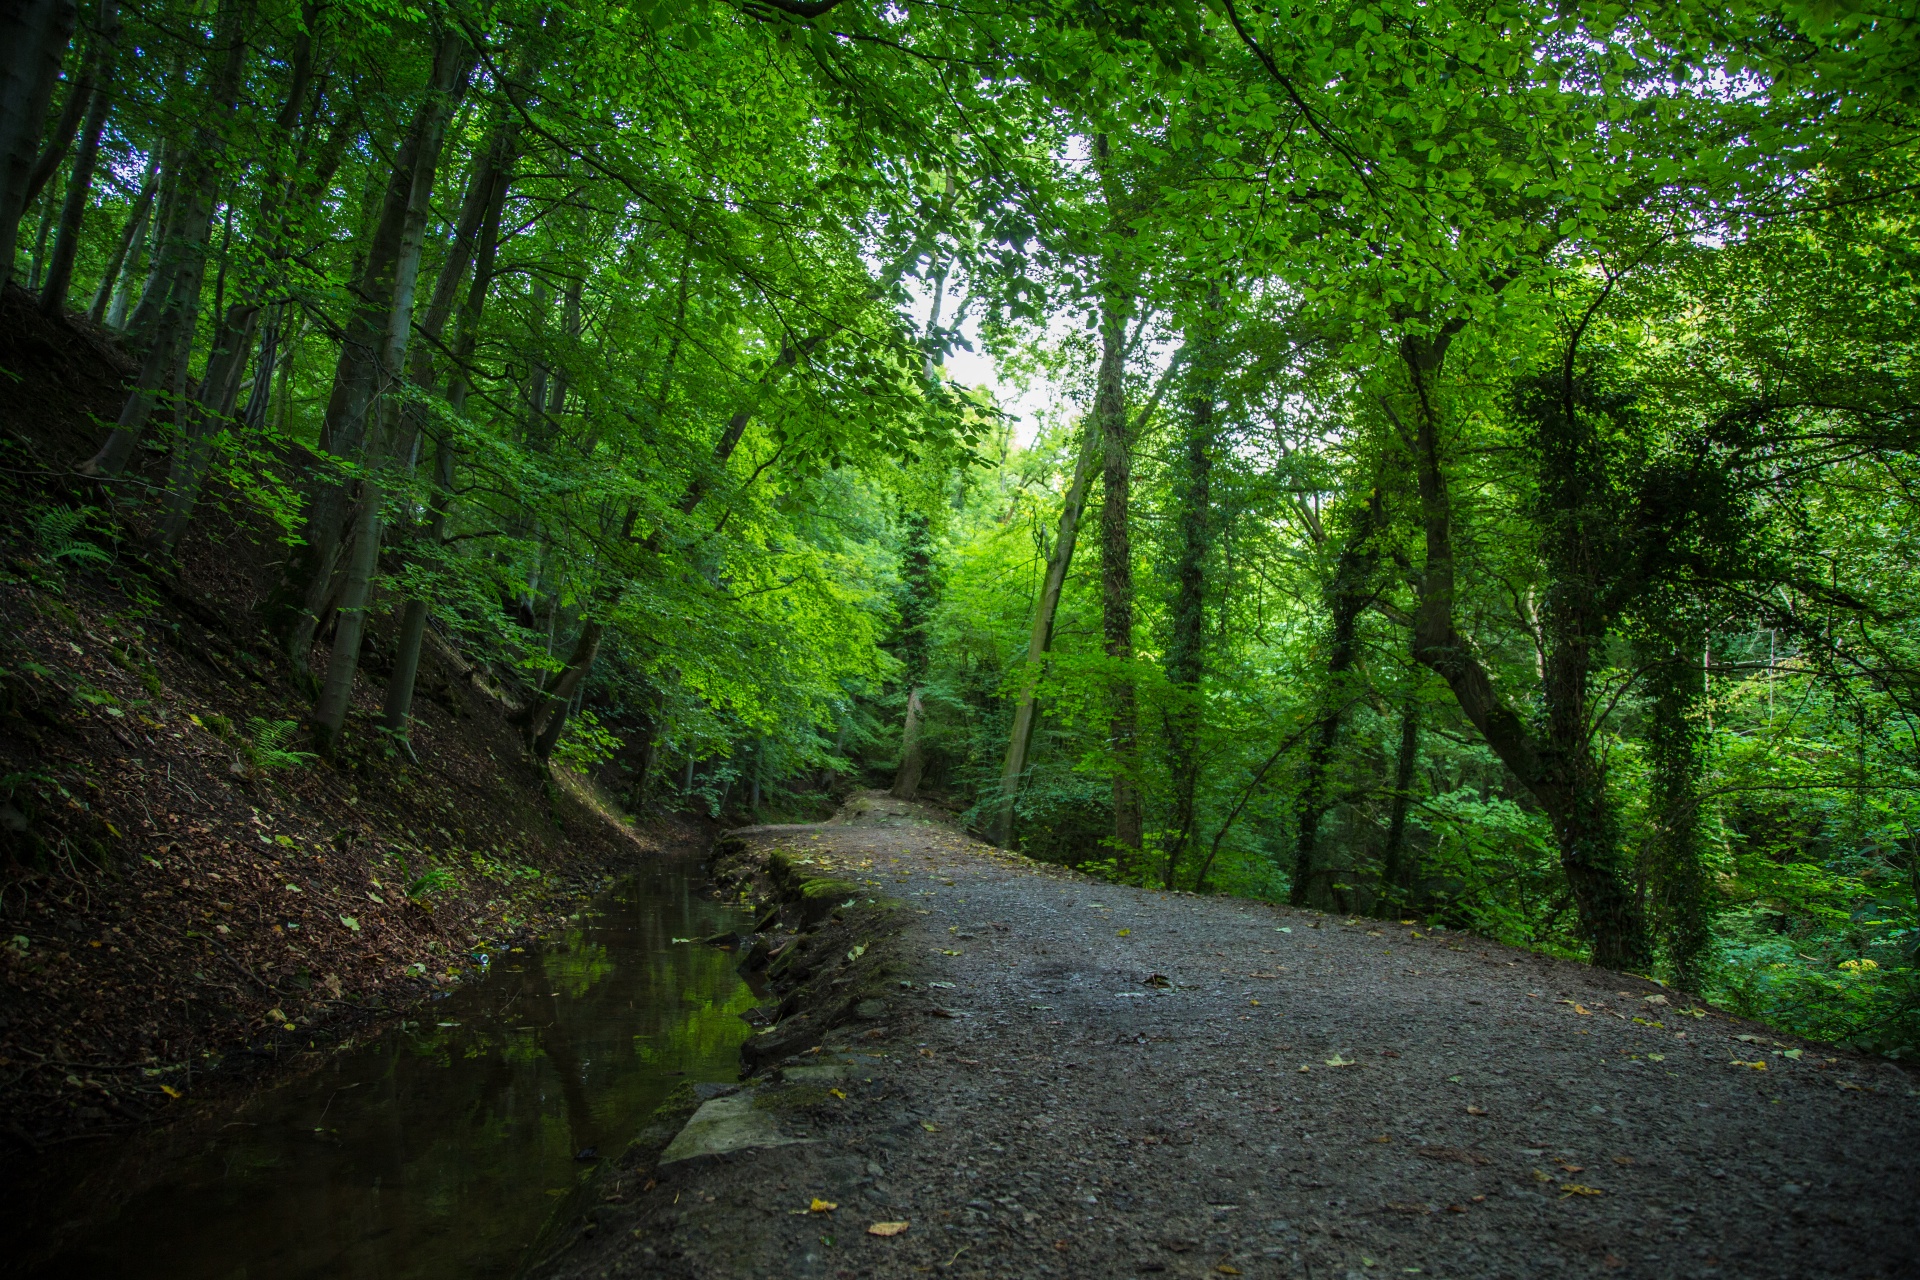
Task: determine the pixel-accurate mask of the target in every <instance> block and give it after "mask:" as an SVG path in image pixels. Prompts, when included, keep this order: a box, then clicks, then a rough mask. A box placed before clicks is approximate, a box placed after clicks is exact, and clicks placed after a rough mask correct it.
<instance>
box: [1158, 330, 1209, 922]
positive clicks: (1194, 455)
mask: <svg viewBox="0 0 1920 1280" xmlns="http://www.w3.org/2000/svg"><path fill="white" fill-rule="evenodd" d="M1217 302H1218V294H1217V293H1215V294H1214V295H1213V296H1211V297H1210V298H1209V299H1208V306H1209V311H1211V310H1212V309H1213V308H1214V307H1215V306H1217ZM1212 321H1213V317H1212V316H1211V315H1208V316H1207V317H1206V318H1205V319H1203V320H1202V321H1201V322H1200V325H1201V331H1200V332H1199V333H1196V334H1194V335H1193V336H1192V338H1191V339H1190V340H1189V342H1188V348H1189V349H1191V350H1196V351H1198V352H1199V353H1200V354H1199V356H1198V358H1197V359H1196V360H1195V361H1194V363H1193V365H1192V366H1191V369H1190V372H1189V374H1188V395H1187V430H1186V438H1185V440H1184V441H1183V442H1182V449H1181V457H1180V469H1179V472H1178V473H1177V478H1176V480H1175V482H1174V505H1175V513H1174V522H1175V525H1176V537H1177V538H1178V543H1177V546H1178V549H1177V551H1176V552H1175V554H1174V563H1173V603H1172V610H1171V617H1170V618H1169V619H1168V637H1167V656H1166V671H1167V683H1168V685H1169V686H1171V698H1172V703H1171V705H1170V706H1169V708H1168V710H1167V713H1166V739H1167V765H1168V774H1169V776H1170V777H1171V779H1172V782H1173V838H1172V839H1171V840H1170V841H1169V842H1168V844H1167V871H1166V880H1165V883H1166V886H1167V888H1169V889H1172V888H1175V887H1176V886H1177V885H1178V883H1179V872H1180V858H1181V855H1182V854H1184V853H1185V852H1186V849H1187V847H1188V846H1189V845H1190V844H1192V842H1193V834H1194V827H1195V823H1196V821H1197V817H1198V808H1197V801H1198V795H1199V789H1200V731H1201V728H1202V726H1203V724H1204V704H1203V703H1202V701H1201V690H1200V682H1201V677H1202V676H1203V675H1204V674H1205V670H1206V633H1207V557H1208V555H1209V553H1210V552H1211V550H1212V543H1213V511H1212V489H1211V486H1212V475H1213V449H1214V430H1215V428H1214V399H1215V397H1216V395H1217V394H1218V376H1219V368H1218V365H1217V363H1216V359H1215V357H1216V349H1215V346H1214V335H1213V334H1212V333H1211V331H1210V329H1211V324H1212Z"/></svg>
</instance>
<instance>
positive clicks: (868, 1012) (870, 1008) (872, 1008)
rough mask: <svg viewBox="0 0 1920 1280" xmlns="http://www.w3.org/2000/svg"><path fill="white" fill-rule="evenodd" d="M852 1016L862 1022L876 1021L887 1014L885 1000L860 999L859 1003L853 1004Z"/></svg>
mask: <svg viewBox="0 0 1920 1280" xmlns="http://www.w3.org/2000/svg"><path fill="white" fill-rule="evenodd" d="M853 1016H854V1017H856V1018H859V1019H860V1020H861V1021H863V1022H878V1021H879V1020H880V1019H881V1018H884V1017H886V1016H887V1002H886V1001H885V1000H862V1001H861V1002H860V1003H859V1004H856V1005H855V1006H853Z"/></svg>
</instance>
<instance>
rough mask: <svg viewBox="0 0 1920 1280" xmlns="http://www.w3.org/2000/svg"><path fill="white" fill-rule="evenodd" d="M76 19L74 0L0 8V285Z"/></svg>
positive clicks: (27, 1)
mask: <svg viewBox="0 0 1920 1280" xmlns="http://www.w3.org/2000/svg"><path fill="white" fill-rule="evenodd" d="M78 18H79V10H78V8H77V6H76V5H75V4H74V3H73V0H15V3H10V4H6V5H0V287H4V286H5V285H6V283H7V281H8V280H9V279H11V278H12V276H13V259H14V255H15V252H16V250H17V248H18V243H19V235H20V219H21V218H22V217H24V216H25V215H26V211H27V206H28V205H30V204H31V203H32V202H33V190H34V188H33V178H34V169H35V165H36V162H37V161H38V160H39V158H40V138H41V133H42V131H43V130H44V129H45V127H46V120H47V106H48V104H49V103H50V102H52V100H53V88H54V85H55V84H56V83H58V81H59V79H60V64H61V62H62V61H63V60H64V59H65V58H66V55H67V45H68V43H69V42H70V41H71V40H72V39H73V28H74V24H75V23H76V22H77V21H78Z"/></svg>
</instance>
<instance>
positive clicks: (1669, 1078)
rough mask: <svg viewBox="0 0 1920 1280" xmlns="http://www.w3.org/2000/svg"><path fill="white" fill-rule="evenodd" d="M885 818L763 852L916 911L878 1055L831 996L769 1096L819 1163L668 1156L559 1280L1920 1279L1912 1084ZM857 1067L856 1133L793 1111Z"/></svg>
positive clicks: (634, 1162) (1646, 1006)
mask: <svg viewBox="0 0 1920 1280" xmlns="http://www.w3.org/2000/svg"><path fill="white" fill-rule="evenodd" d="M865 810H866V812H865V813H864V815H863V816H860V817H857V818H854V819H852V820H849V821H841V822H834V823H828V824H822V825H819V826H811V827H786V828H759V829H755V830H754V831H752V832H749V833H743V834H744V835H745V836H746V837H747V839H748V841H749V843H751V845H752V846H754V847H755V848H757V849H759V850H761V851H763V852H764V851H769V850H772V849H775V848H780V849H786V850H794V851H801V852H803V853H804V854H805V855H807V856H810V857H811V858H812V859H814V863H813V865H814V866H816V867H819V868H820V869H821V873H822V874H826V873H827V868H828V867H830V866H831V867H834V868H838V871H839V874H841V875H843V876H845V877H847V878H849V879H857V880H860V881H862V882H864V883H866V884H867V885H868V886H869V887H870V889H871V891H873V892H880V891H884V892H886V893H889V894H892V895H895V896H897V897H898V898H900V899H901V900H903V901H904V902H905V903H906V904H908V906H907V907H906V908H905V910H904V911H903V912H901V913H896V915H897V916H898V917H902V918H904V921H905V928H904V930H903V931H902V932H901V933H900V934H899V936H898V937H897V938H896V940H895V942H894V943H893V944H892V946H893V947H895V948H897V952H896V955H895V958H894V959H892V960H890V961H889V962H888V963H890V964H891V965H892V966H894V972H893V973H892V974H889V975H888V977H889V981H890V982H891V983H892V985H893V987H894V990H895V992H896V993H897V994H896V995H895V996H894V997H893V998H891V999H890V1000H889V1002H888V1008H887V1010H886V1012H885V1014H884V1015H883V1016H881V1017H880V1018H879V1020H878V1021H874V1022H863V1021H858V1020H853V1021H847V1020H845V1019H844V1012H845V1011H844V1010H837V1009H836V1008H835V1007H834V1005H833V1002H832V999H831V998H830V997H829V996H827V995H826V994H825V992H826V990H827V989H828V988H830V986H831V983H832V979H831V978H830V977H823V975H821V974H816V975H815V976H814V977H813V981H812V986H813V987H814V989H815V990H816V992H818V993H819V994H818V995H817V997H816V999H815V1000H814V1002H813V1007H812V1009H811V1010H808V1009H801V1008H798V1007H796V1008H793V1009H790V1010H787V1013H788V1016H789V1017H799V1016H803V1015H810V1016H814V1017H815V1018H817V1020H818V1023H819V1025H820V1032H819V1036H818V1040H817V1041H816V1043H817V1045H818V1048H817V1049H814V1046H813V1045H809V1046H807V1049H808V1050H813V1051H812V1052H808V1051H807V1050H799V1049H798V1045H797V1044H796V1045H794V1046H793V1047H794V1048H795V1049H796V1050H798V1051H797V1052H792V1053H790V1054H789V1055H788V1056H786V1057H785V1058H784V1059H783V1060H782V1064H781V1066H779V1067H775V1068H774V1069H773V1070H772V1071H771V1072H769V1073H768V1074H767V1075H765V1076H763V1077H762V1084H761V1086H760V1087H761V1089H762V1091H763V1095H764V1096H765V1097H766V1099H767V1100H768V1102H769V1104H770V1105H783V1106H784V1109H785V1115H784V1116H783V1120H784V1122H785V1123H786V1124H787V1125H788V1128H789V1132H791V1133H792V1134H793V1135H794V1136H800V1137H805V1138H811V1139H814V1141H813V1142H812V1143H811V1144H809V1145H794V1146H784V1147H778V1148H770V1149H762V1150H752V1151H743V1152H737V1153H734V1154H729V1155H719V1156H708V1157H701V1158H698V1159H694V1160H689V1161H682V1162H676V1163H673V1164H669V1165H665V1166H659V1165H658V1164H657V1156H658V1154H659V1151H660V1148H661V1147H662V1146H664V1144H665V1141H666V1139H667V1138H669V1137H671V1135H672V1131H673V1126H672V1125H665V1126H661V1127H658V1128H657V1129H656V1130H655V1131H654V1132H653V1133H651V1134H649V1135H647V1136H646V1137H644V1138H643V1140H642V1141H641V1142H640V1143H637V1144H636V1146H635V1149H634V1150H633V1151H631V1152H629V1154H628V1156H627V1158H626V1160H625V1161H624V1162H622V1167H621V1168H620V1169H618V1170H615V1171H612V1172H611V1173H610V1174H609V1176H608V1178H607V1180H606V1181H605V1183H604V1184H603V1186H602V1189H601V1199H602V1201H603V1203H602V1204H601V1205H600V1206H599V1207H598V1208H597V1209H596V1210H595V1211H594V1212H593V1213H592V1214H590V1215H589V1217H588V1219H587V1220H585V1221H583V1222H582V1223H581V1224H579V1225H578V1226H577V1227H576V1234H575V1239H574V1240H573V1242H572V1243H571V1245H570V1246H569V1247H568V1248H566V1249H564V1250H563V1251H562V1252H561V1253H560V1254H559V1255H558V1256H557V1257H555V1258H554V1259H553V1260H552V1261H550V1262H549V1263H548V1264H547V1265H546V1266H545V1267H544V1268H540V1269H538V1270H537V1271H536V1274H538V1275H539V1276H541V1277H542V1280H562V1278H566V1280H573V1278H576V1277H577V1278H579V1280H586V1277H596V1278H597V1277H603V1276H615V1277H617V1276H698V1277H736V1276H737V1277H749V1276H754V1277H758V1276H783V1277H785V1276H792V1277H808V1276H823V1277H824V1276H832V1277H843V1276H912V1275H917V1274H940V1275H957V1276H979V1277H1007V1276H1076V1277H1077V1276H1132V1275H1154V1276H1188V1277H1200V1276H1221V1275H1227V1276H1231V1275H1246V1276H1302V1277H1340V1278H1342V1280H1344V1278H1346V1277H1358V1276H1385V1275H1407V1274H1415V1273H1417V1274H1420V1275H1425V1276H1462V1277H1494V1276H1534V1275H1542V1276H1545V1275H1554V1276H1562V1275H1588V1274H1592V1275H1609V1276H1611V1275H1619V1276H1646V1277H1666V1276H1702V1277H1711V1276H1729V1277H1731V1276H1741V1277H1772V1276H1778V1277H1795V1278H1801V1277H1826V1276H1888V1277H1890V1276H1916V1275H1920V1214H1916V1213H1915V1211H1914V1198H1913V1197H1914V1191H1915V1189H1916V1188H1917V1187H1920V1090H1916V1087H1915V1083H1916V1082H1915V1080H1914V1078H1913V1077H1912V1076H1911V1075H1909V1074H1907V1073H1905V1072H1903V1071H1901V1070H1900V1069H1898V1068H1896V1067H1894V1066H1892V1065H1890V1064H1887V1063H1885V1062H1879V1061H1873V1060H1865V1059H1861V1058H1859V1057H1856V1056H1851V1055H1848V1054H1845V1053H1842V1052H1840V1051H1837V1050H1832V1049H1828V1048H1823V1047H1822V1046H1818V1045H1813V1044H1806V1043H1802V1042H1798V1041H1791V1040H1788V1039H1786V1038H1784V1037H1780V1036H1778V1035H1776V1034H1774V1033H1772V1032H1769V1031H1768V1030H1767V1029H1765V1028H1762V1027H1759V1026H1756V1025H1754V1024H1751V1023H1746V1022H1741V1021H1737V1020H1735V1019H1732V1018H1729V1017H1727V1016H1725V1015H1723V1014H1721V1013H1719V1012H1718V1011H1715V1010H1713V1009H1710V1008H1706V1007H1704V1006H1702V1005H1700V1004H1699V1003H1698V1002H1696V1001H1694V1000H1692V999H1690V998H1688V997H1686V996H1684V995H1681V994H1679V993H1676V992H1673V991H1668V990H1663V989H1661V988H1659V987H1657V986H1655V985H1653V984H1651V983H1648V982H1646V981H1644V980H1642V979H1637V978H1630V977H1623V976H1621V975H1619V974H1615V973H1610V972H1607V971H1604V970H1599V969H1592V968H1587V967H1584V966H1581V965H1578V964H1572V963H1563V962H1557V961H1552V960H1547V959H1543V958H1541V957H1539V956H1535V955H1532V954H1529V953H1527V952H1522V951H1516V950H1511V949H1508V948H1504V947H1501V946H1498V945H1496V944H1493V943H1489V942H1485V941H1482V940H1480V939H1476V938H1472V937H1468V936H1464V935H1458V934H1447V933H1431V934H1430V933H1428V932H1427V931H1426V930H1424V929H1417V928H1412V927H1404V926H1402V927H1395V926H1393V925H1392V924H1388V923H1382V922H1379V921H1367V920H1346V919H1341V918H1336V917H1328V916H1322V915H1319V914H1316V913H1313V912H1306V911H1293V910H1288V909H1284V908H1276V907H1270V906H1266V905H1262V904H1255V903H1249V902H1244V901H1235V900H1231V899H1224V898H1208V897H1195V896H1192V895H1185V894H1173V895H1169V894H1162V893H1155V892H1151V891H1144V890H1138V889H1128V888H1121V887H1116V886H1113V885H1108V884H1103V883H1097V882H1093V881H1090V880H1087V879H1085V878H1082V877H1077V876H1072V875H1069V874H1065V873H1062V872H1060V871H1059V870H1057V869H1055V868H1050V867H1045V866H1041V865H1038V864H1034V863H1030V862H1028V861H1026V860H1024V859H1022V858H1019V857H1017V856H1012V855H1008V854H1005V853H1002V852H1000V851H998V850H994V849H992V848H989V847H987V846H984V845H981V844H979V843H977V842H975V841H972V840H969V839H967V838H965V837H964V836H961V835H960V834H958V833H957V832H955V831H953V830H952V829H951V828H947V827H942V826H939V825H935V824H933V823H931V822H924V823H918V824H916V823H913V822H911V821H910V819H911V818H913V817H915V816H916V815H914V814H913V813H912V812H911V811H910V810H909V809H908V808H907V807H905V806H900V805H897V804H888V803H886V802H883V801H875V800H872V799H869V800H867V801H866V802H865ZM919 816H922V817H924V816H925V815H924V814H922V815H919ZM896 922H897V921H896ZM835 946H836V947H837V946H838V941H837V940H836V942H835ZM823 950H824V949H823ZM866 959H867V957H861V958H860V961H861V962H864V961H865V960H866ZM903 963H904V964H905V965H907V966H908V968H907V969H906V970H905V971H902V969H901V968H900V966H901V965H902V964H903ZM859 968H860V964H859V963H855V962H847V963H846V964H845V965H844V970H845V972H844V974H843V976H846V977H849V978H852V977H853V975H855V974H856V973H857V971H858V970H859ZM856 981H857V979H856ZM908 982H910V983H911V984H912V985H911V986H910V987H909V986H906V985H903V984H904V983H908ZM942 984H952V985H950V986H948V985H942ZM870 1011H871V1010H870ZM834 1022H838V1023H839V1025H838V1026H837V1027H836V1028H834V1029H831V1030H828V1029H825V1026H826V1024H829V1023H834ZM782 1025H784V1024H782ZM772 1034H773V1035H776V1036H777V1035H778V1034H779V1031H778V1029H777V1028H776V1030H775V1031H774V1032H773V1033H772ZM821 1063H837V1064H838V1065H839V1067H840V1069H841V1071H842V1072H843V1078H842V1082H841V1083H840V1084H839V1085H838V1086H837V1088H838V1089H839V1092H840V1093H842V1094H844V1095H845V1096H844V1098H843V1097H840V1096H838V1095H836V1094H834V1093H832V1092H830V1091H828V1090H827V1089H825V1088H822V1087H820V1086H819V1085H818V1084H814V1085H797V1084H793V1083H791V1082H789V1083H788V1084H787V1085H784V1086H782V1085H780V1084H779V1083H778V1082H777V1081H778V1077H779V1075H780V1074H781V1072H782V1071H783V1070H784V1071H793V1072H795V1075H796V1077H798V1076H804V1075H807V1074H808V1073H807V1072H805V1071H803V1070H797V1069H799V1068H805V1067H807V1066H808V1065H809V1064H821ZM813 1074H815V1075H817V1074H818V1073H817V1071H816V1072H815V1073H813ZM783 1099H784V1103H783ZM690 1107H691V1103H690V1104H689V1110H690ZM683 1114H684V1113H683ZM816 1199H817V1200H820V1201H825V1202H829V1203H831V1204H833V1205H834V1206H836V1207H834V1208H832V1209H820V1210H818V1211H815V1210H814V1208H813V1205H814V1201H815V1200H816ZM888 1222H892V1223H898V1222H906V1223H908V1224H909V1225H908V1226H907V1228H906V1230H905V1231H904V1232H902V1233H900V1234H897V1235H892V1236H889V1237H881V1236H877V1235H873V1234H869V1232H868V1228H869V1226H870V1225H871V1224H876V1223H888Z"/></svg>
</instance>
